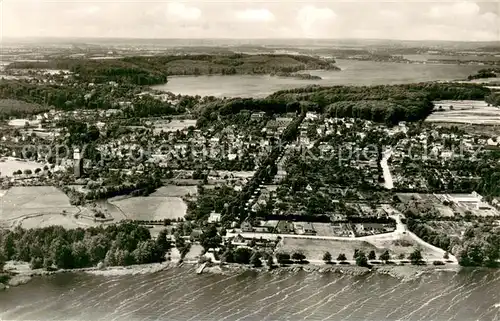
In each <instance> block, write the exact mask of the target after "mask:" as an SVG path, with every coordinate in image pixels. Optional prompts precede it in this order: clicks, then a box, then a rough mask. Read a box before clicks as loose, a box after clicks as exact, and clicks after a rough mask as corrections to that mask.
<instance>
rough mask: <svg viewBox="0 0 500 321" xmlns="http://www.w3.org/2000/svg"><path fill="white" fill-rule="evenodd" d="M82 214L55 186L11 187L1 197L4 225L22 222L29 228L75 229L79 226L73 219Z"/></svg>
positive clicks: (1, 212) (0, 215)
mask: <svg viewBox="0 0 500 321" xmlns="http://www.w3.org/2000/svg"><path fill="white" fill-rule="evenodd" d="M79 211H80V209H79V208H78V207H76V206H73V205H71V204H70V203H69V198H68V197H67V196H66V195H65V194H64V193H63V192H62V191H60V190H58V189H57V188H55V187H52V186H37V187H12V188H10V189H9V190H7V191H5V193H4V194H3V196H1V197H0V221H3V223H4V225H12V223H21V222H22V224H23V226H29V227H35V226H39V225H38V224H42V226H49V225H61V226H65V227H68V228H72V227H75V224H76V223H73V222H72V221H71V217H73V215H74V214H76V213H78V212H79ZM63 213H65V214H66V215H63Z"/></svg>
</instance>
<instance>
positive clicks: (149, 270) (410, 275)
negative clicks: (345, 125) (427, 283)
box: [0, 261, 461, 290]
mask: <svg viewBox="0 0 500 321" xmlns="http://www.w3.org/2000/svg"><path fill="white" fill-rule="evenodd" d="M200 265H201V264H199V263H198V261H187V262H176V261H166V262H162V263H149V264H140V265H130V266H113V267H105V268H98V267H90V268H81V269H60V270H55V271H46V270H43V269H36V270H32V269H30V268H29V263H25V262H13V261H9V262H7V264H6V266H5V269H4V270H5V272H7V273H9V274H11V275H12V277H11V278H10V279H9V281H8V282H7V283H6V284H2V285H3V286H2V285H0V290H4V289H8V288H10V287H15V286H20V285H24V284H26V283H28V282H29V281H31V280H32V279H33V278H34V277H43V276H50V275H54V274H62V273H86V274H90V275H95V276H106V277H116V276H126V275H144V274H153V273H157V272H161V271H163V270H166V269H172V268H178V267H183V266H189V267H192V268H198V267H199V266H200ZM460 268H461V267H460V266H456V265H452V266H433V265H430V266H429V265H427V266H415V265H374V266H372V268H371V269H370V268H366V267H360V266H357V265H329V264H321V265H320V264H311V263H310V264H291V265H287V266H276V267H274V268H273V269H271V270H269V269H268V268H267V267H259V268H255V267H251V266H248V265H241V264H225V265H223V266H221V265H220V264H217V263H211V264H209V265H208V266H206V267H205V268H204V269H203V272H202V273H200V274H220V275H232V274H238V273H244V272H254V273H271V274H282V273H299V272H306V273H321V274H327V273H333V274H341V275H351V276H366V275H370V274H381V275H388V276H391V277H393V278H397V279H400V280H401V281H402V282H407V281H410V280H414V279H416V278H418V277H420V276H421V275H423V274H428V273H434V272H458V271H460ZM195 272H196V271H193V273H195ZM0 284H1V283H0Z"/></svg>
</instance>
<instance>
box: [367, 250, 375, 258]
mask: <svg viewBox="0 0 500 321" xmlns="http://www.w3.org/2000/svg"><path fill="white" fill-rule="evenodd" d="M376 258H377V256H376V255H375V251H374V250H371V251H370V253H368V260H375V259H376Z"/></svg>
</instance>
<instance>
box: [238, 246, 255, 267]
mask: <svg viewBox="0 0 500 321" xmlns="http://www.w3.org/2000/svg"><path fill="white" fill-rule="evenodd" d="M233 256H234V261H235V263H240V264H249V263H250V258H251V256H252V250H251V249H249V248H246V247H240V248H238V249H236V251H234V255H233Z"/></svg>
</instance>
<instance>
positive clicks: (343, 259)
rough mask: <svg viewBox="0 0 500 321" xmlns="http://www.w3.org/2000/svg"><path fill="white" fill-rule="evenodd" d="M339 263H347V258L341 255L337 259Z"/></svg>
mask: <svg viewBox="0 0 500 321" xmlns="http://www.w3.org/2000/svg"><path fill="white" fill-rule="evenodd" d="M337 261H342V262H343V261H347V256H345V254H344V253H340V254H339V256H338V257H337Z"/></svg>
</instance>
